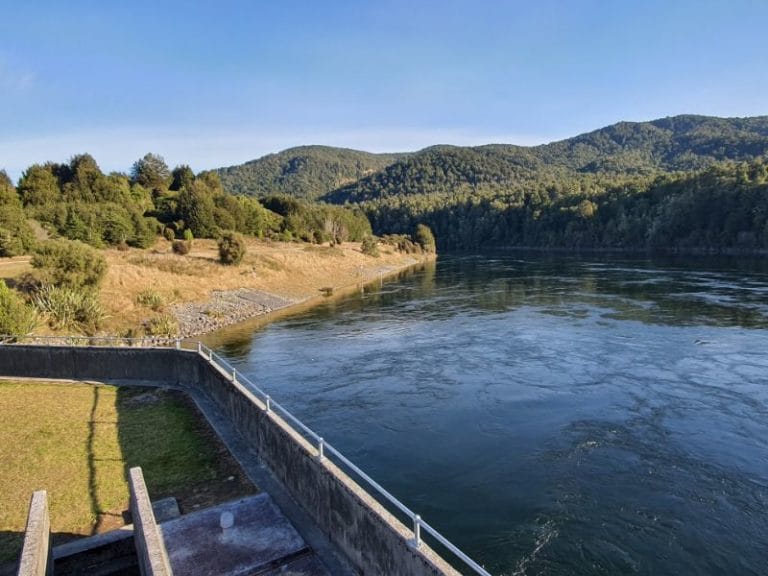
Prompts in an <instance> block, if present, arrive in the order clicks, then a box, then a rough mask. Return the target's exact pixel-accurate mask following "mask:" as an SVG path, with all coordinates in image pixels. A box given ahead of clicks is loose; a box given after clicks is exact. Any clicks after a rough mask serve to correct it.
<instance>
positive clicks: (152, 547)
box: [128, 467, 173, 576]
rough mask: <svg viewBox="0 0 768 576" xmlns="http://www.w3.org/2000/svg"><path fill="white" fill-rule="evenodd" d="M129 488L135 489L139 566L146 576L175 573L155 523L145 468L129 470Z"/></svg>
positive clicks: (133, 511)
mask: <svg viewBox="0 0 768 576" xmlns="http://www.w3.org/2000/svg"><path fill="white" fill-rule="evenodd" d="M128 487H129V488H130V491H131V514H132V516H133V541H134V543H135V544H136V553H137V554H138V557H139V568H140V569H141V573H142V574H143V575H144V576H171V575H172V574H173V570H171V565H170V563H169V562H168V554H167V553H166V549H165V543H164V542H163V536H162V534H161V533H160V530H159V528H158V526H157V523H156V522H155V514H154V512H153V511H152V503H151V502H150V500H149V494H148V493H147V487H146V485H145V484H144V475H143V474H142V473H141V468H139V467H136V468H131V469H130V470H129V471H128Z"/></svg>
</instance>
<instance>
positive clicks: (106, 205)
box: [0, 154, 371, 256]
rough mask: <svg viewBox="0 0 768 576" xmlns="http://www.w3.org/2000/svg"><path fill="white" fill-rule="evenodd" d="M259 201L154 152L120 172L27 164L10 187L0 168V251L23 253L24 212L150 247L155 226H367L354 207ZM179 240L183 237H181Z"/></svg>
mask: <svg viewBox="0 0 768 576" xmlns="http://www.w3.org/2000/svg"><path fill="white" fill-rule="evenodd" d="M271 202H272V203H273V206H274V207H276V208H277V210H276V211H272V210H269V209H267V208H266V207H265V206H264V204H263V203H262V202H260V201H259V200H257V199H255V198H252V197H246V196H233V195H231V194H228V193H226V192H225V191H224V188H223V186H222V183H221V179H220V177H219V175H218V173H217V172H215V171H205V172H201V173H200V174H197V175H196V174H195V173H194V172H193V171H192V170H191V169H190V168H189V166H185V165H182V166H177V167H176V168H175V169H174V170H173V171H170V170H168V167H167V165H166V164H165V161H164V160H163V158H162V157H161V156H158V155H156V154H147V155H145V156H144V157H143V158H141V159H140V160H138V161H137V162H136V163H135V164H134V165H133V169H132V171H131V177H128V176H126V175H125V174H120V173H112V174H104V173H103V172H102V171H101V169H100V168H99V166H98V164H97V163H96V161H95V160H94V159H93V157H92V156H90V155H88V154H80V155H77V156H74V157H72V159H71V160H70V161H69V162H68V163H66V164H55V163H47V164H42V165H41V164H35V165H33V166H30V167H29V168H28V169H27V170H26V171H25V172H24V173H23V175H22V177H21V178H20V180H19V187H18V190H17V189H16V188H15V187H14V186H13V182H11V180H10V179H9V178H8V176H7V175H6V174H5V172H0V256H12V255H16V254H22V253H25V252H29V251H30V250H31V249H32V247H33V245H34V234H33V231H32V228H31V227H30V224H29V219H35V220H37V221H38V222H40V223H42V224H43V226H44V227H45V228H47V229H48V231H49V232H50V233H52V234H53V235H54V237H55V236H60V237H63V238H67V239H70V240H78V241H81V242H84V243H86V244H89V245H91V246H95V247H103V246H135V247H139V248H145V247H148V246H150V245H151V244H152V243H153V242H154V241H155V240H156V238H157V236H158V234H160V233H161V232H162V233H163V235H164V236H165V237H167V238H170V239H175V238H182V237H184V238H186V234H193V235H194V237H197V238H218V237H219V235H220V234H221V233H222V231H225V230H231V231H233V232H237V233H240V234H247V235H250V236H257V237H274V238H282V239H285V240H292V239H300V240H306V241H313V242H316V241H329V240H331V241H342V240H347V239H349V240H359V239H361V238H362V237H363V236H364V235H365V234H370V232H371V227H370V223H369V222H368V220H367V218H366V216H365V215H364V214H363V213H362V211H360V210H359V209H348V208H343V207H339V206H318V205H314V204H310V203H309V202H305V201H298V200H294V199H291V201H290V203H289V204H281V202H280V201H279V200H277V199H275V198H273V199H272V200H271ZM185 242H186V244H185V246H186V247H188V246H189V245H191V243H189V242H187V241H186V239H185Z"/></svg>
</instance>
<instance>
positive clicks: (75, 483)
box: [0, 380, 256, 565]
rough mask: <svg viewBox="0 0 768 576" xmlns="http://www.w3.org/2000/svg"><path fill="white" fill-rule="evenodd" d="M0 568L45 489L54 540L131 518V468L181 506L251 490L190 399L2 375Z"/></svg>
mask: <svg viewBox="0 0 768 576" xmlns="http://www.w3.org/2000/svg"><path fill="white" fill-rule="evenodd" d="M0 414H3V418H2V420H0V462H2V463H3V466H2V468H1V469H0V565H2V564H3V563H6V562H9V561H12V560H15V558H16V557H17V555H18V553H19V551H20V549H21V542H22V537H23V536H22V532H23V530H24V526H25V522H26V514H27V507H28V503H29V498H30V496H31V494H32V492H33V491H34V490H39V489H45V490H47V491H48V497H49V504H50V510H51V531H52V533H53V543H54V545H56V544H59V543H62V542H65V541H67V540H69V539H72V538H75V537H79V536H84V535H89V534H94V533H98V532H104V531H107V530H111V529H114V528H116V527H119V526H122V525H124V524H125V523H126V513H127V510H128V486H127V482H126V474H127V470H128V468H129V467H133V466H141V467H142V468H143V470H144V476H145V479H146V482H147V486H148V489H149V492H150V495H151V496H152V498H153V500H154V499H159V498H163V497H165V496H175V497H176V498H177V499H178V501H179V505H180V507H181V508H182V511H185V510H186V511H189V510H191V509H194V508H197V507H205V506H208V505H210V504H212V503H215V502H222V501H226V500H230V499H233V498H236V497H238V496H241V495H244V494H248V493H252V492H255V490H256V489H255V488H254V487H253V485H251V484H250V483H249V482H248V480H247V479H246V477H245V476H244V475H243V473H242V471H241V470H240V468H239V466H238V465H237V464H236V462H235V461H234V460H233V459H232V457H231V456H230V455H229V453H228V452H227V450H226V448H224V446H223V445H222V444H221V443H220V441H219V440H218V438H217V437H216V435H215V433H214V432H213V431H212V430H211V429H210V427H209V426H208V424H207V423H206V421H205V420H204V418H203V417H202V416H201V415H200V414H199V412H198V411H197V409H196V408H195V406H194V404H193V403H191V401H190V400H188V399H187V398H186V397H185V396H184V395H182V394H181V393H178V392H173V391H163V390H157V389H152V388H141V387H135V388H134V387H120V388H118V387H115V386H107V385H99V384H94V385H92V384H79V383H72V384H54V383H45V382H34V383H33V382H15V381H2V380H0Z"/></svg>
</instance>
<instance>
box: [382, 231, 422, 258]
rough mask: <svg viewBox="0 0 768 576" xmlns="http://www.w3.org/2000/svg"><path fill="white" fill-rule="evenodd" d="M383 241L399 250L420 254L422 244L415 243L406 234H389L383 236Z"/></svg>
mask: <svg viewBox="0 0 768 576" xmlns="http://www.w3.org/2000/svg"><path fill="white" fill-rule="evenodd" d="M381 241H382V242H383V243H384V244H386V245H387V246H393V247H394V248H395V250H397V251H398V252H403V253H405V254H418V253H419V252H421V246H419V245H418V244H414V242H413V241H412V240H411V238H410V237H409V236H407V235H406V234H387V235H386V236H383V237H382V238H381Z"/></svg>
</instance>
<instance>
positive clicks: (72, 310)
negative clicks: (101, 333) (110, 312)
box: [32, 284, 104, 331]
mask: <svg viewBox="0 0 768 576" xmlns="http://www.w3.org/2000/svg"><path fill="white" fill-rule="evenodd" d="M32 301H33V302H34V304H35V306H36V307H37V309H38V310H40V311H41V312H44V313H46V314H48V317H49V319H50V324H51V326H53V327H54V328H65V329H72V328H84V329H85V330H86V331H93V330H96V329H97V328H98V327H99V324H100V323H101V321H102V320H103V319H104V310H103V309H102V307H101V303H100V302H99V298H98V295H97V294H96V292H94V291H92V290H83V289H76V288H68V287H65V286H51V285H50V284H47V285H44V286H42V287H41V288H40V289H39V290H38V291H37V292H36V293H35V295H34V297H33V300H32Z"/></svg>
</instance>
